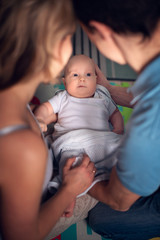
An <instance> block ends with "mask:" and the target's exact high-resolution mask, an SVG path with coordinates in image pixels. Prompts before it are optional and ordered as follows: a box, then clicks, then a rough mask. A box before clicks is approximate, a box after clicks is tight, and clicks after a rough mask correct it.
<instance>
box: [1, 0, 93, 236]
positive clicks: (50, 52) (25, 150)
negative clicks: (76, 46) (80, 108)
mask: <svg viewBox="0 0 160 240" xmlns="http://www.w3.org/2000/svg"><path fill="white" fill-rule="evenodd" d="M74 28H75V26H74V15H73V12H72V5H71V3H70V1H69V0H58V1H56V0H41V1H40V0H28V1H25V0H21V1H19V0H8V1H1V8H0V109H1V119H0V191H1V195H0V201H1V204H0V216H1V235H2V236H3V237H4V239H12V240H14V239H16V240H18V239H22V238H23V240H25V239H30V240H32V239H33V240H36V239H44V237H45V236H46V235H47V234H48V233H49V232H50V230H51V229H52V227H53V226H54V225H55V223H56V221H57V220H58V219H59V218H60V216H61V215H62V214H63V212H64V210H65V208H66V207H67V206H68V205H69V204H70V203H71V202H72V201H73V199H75V197H76V196H77V195H78V194H80V193H81V192H83V191H84V190H85V189H86V188H87V187H88V186H89V185H90V184H91V182H92V180H93V177H94V173H95V167H94V165H93V163H91V162H90V160H89V158H88V157H87V156H85V157H84V159H83V161H82V164H81V165H80V166H79V167H77V168H74V169H71V165H72V163H73V161H74V158H72V159H69V160H68V162H67V164H66V165H65V168H64V172H63V183H62V186H61V189H60V190H59V191H58V193H57V194H56V195H55V196H54V197H52V198H50V199H49V200H48V201H46V202H45V203H43V204H41V201H42V197H43V200H44V198H45V194H46V188H47V183H48V181H49V180H50V178H51V175H52V162H51V158H50V154H49V152H48V149H47V147H46V144H45V142H44V140H43V138H42V135H41V132H40V129H39V126H38V125H37V122H36V121H35V119H34V118H33V115H32V113H31V111H30V109H29V107H28V105H27V104H28V102H29V101H30V99H32V97H33V95H34V92H35V90H36V88H37V87H38V85H39V84H40V83H46V84H48V83H54V82H55V79H56V77H57V76H58V75H59V74H60V72H61V71H62V69H63V67H64V66H65V64H66V63H67V61H68V59H69V57H70V55H71V52H72V45H71V36H72V34H73V32H74Z"/></svg>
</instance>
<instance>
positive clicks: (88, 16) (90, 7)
mask: <svg viewBox="0 0 160 240" xmlns="http://www.w3.org/2000/svg"><path fill="white" fill-rule="evenodd" d="M73 4H74V8H75V12H76V15H77V17H78V19H79V21H80V23H81V25H82V27H83V29H84V30H85V31H86V32H87V34H88V36H89V38H90V39H91V41H92V42H93V43H94V44H95V45H96V46H97V48H98V49H99V50H100V51H101V53H102V54H104V55H105V56H106V57H108V58H110V59H111V60H113V61H116V62H117V63H119V64H129V65H130V66H131V67H132V68H133V69H134V70H135V71H136V72H137V73H138V74H139V77H138V79H137V81H136V83H135V84H134V86H133V87H132V88H131V89H130V93H127V92H126V89H124V88H120V87H114V86H111V85H109V84H108V82H107V81H106V80H105V79H104V76H103V75H102V73H101V72H100V70H99V69H97V74H98V77H99V83H101V84H103V85H104V86H106V87H107V88H108V90H109V91H110V93H111V96H112V98H113V99H114V100H115V102H116V103H117V104H121V105H125V106H131V105H132V106H134V110H133V114H132V116H131V119H130V121H129V123H128V126H127V129H126V134H125V137H124V141H123V143H122V145H121V147H120V149H119V150H118V153H117V156H118V159H119V160H118V163H117V165H116V166H115V167H114V168H113V169H112V172H111V178H110V180H109V182H103V183H102V182H100V183H97V184H96V185H95V186H94V187H93V188H92V189H91V191H90V195H91V196H93V197H95V198H96V199H97V200H99V201H100V203H99V204H97V205H96V207H95V208H94V209H93V210H91V211H90V214H89V224H90V225H91V227H92V228H93V229H94V230H95V231H96V232H97V233H99V234H101V235H102V236H104V237H110V238H112V239H117V240H119V239H134V240H135V239H136V240H142V239H144V240H146V239H149V238H151V237H157V236H160V189H159V186H160V147H159V146H160V138H159V129H160V111H159V110H160V56H159V53H160V1H158V0H139V1H135V0H123V1H122V0H94V1H93V0H73ZM132 96H133V99H132ZM131 99H132V101H131Z"/></svg>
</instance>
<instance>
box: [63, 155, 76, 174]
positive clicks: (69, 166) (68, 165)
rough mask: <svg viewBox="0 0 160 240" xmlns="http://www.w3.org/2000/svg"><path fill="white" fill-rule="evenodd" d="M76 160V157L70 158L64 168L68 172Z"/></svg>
mask: <svg viewBox="0 0 160 240" xmlns="http://www.w3.org/2000/svg"><path fill="white" fill-rule="evenodd" d="M74 161H75V157H73V158H69V159H68V160H67V162H66V164H65V166H64V168H63V171H64V172H66V171H68V170H70V169H71V168H72V164H73V163H74Z"/></svg>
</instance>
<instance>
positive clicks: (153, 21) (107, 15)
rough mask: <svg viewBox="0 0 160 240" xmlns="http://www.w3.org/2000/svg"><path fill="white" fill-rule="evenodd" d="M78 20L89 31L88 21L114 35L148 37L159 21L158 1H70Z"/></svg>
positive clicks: (92, 29)
mask: <svg viewBox="0 0 160 240" xmlns="http://www.w3.org/2000/svg"><path fill="white" fill-rule="evenodd" d="M72 1H73V5H74V9H75V12H76V15H77V17H78V19H79V20H80V21H81V22H82V23H83V24H84V25H85V26H87V27H88V28H89V29H90V30H91V31H94V28H92V26H91V25H90V21H92V20H94V21H97V22H100V23H103V24H105V25H107V26H109V27H110V28H111V29H113V30H114V31H115V32H116V33H122V34H126V33H142V34H143V35H144V37H149V36H150V35H151V34H152V33H153V31H154V29H155V27H156V25H157V22H158V21H159V20H160V1H159V0H138V1H135V0H94V1H93V0H72Z"/></svg>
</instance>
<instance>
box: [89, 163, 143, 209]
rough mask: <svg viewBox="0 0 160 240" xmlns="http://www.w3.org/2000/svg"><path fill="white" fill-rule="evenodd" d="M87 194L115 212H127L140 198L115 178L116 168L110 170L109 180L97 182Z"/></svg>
mask: <svg viewBox="0 0 160 240" xmlns="http://www.w3.org/2000/svg"><path fill="white" fill-rule="evenodd" d="M89 194H90V195H91V196H92V197H94V198H96V199H97V200H99V201H100V202H103V203H105V204H107V205H109V206H110V207H111V208H113V209H115V210H117V211H127V210H128V209H129V208H130V207H131V205H132V204H133V203H134V202H135V201H136V200H137V199H138V198H139V197H140V196H139V195H137V194H135V193H133V192H131V191H129V190H128V189H127V188H125V187H124V186H123V185H122V183H121V182H120V180H119V178H118V176H117V173H116V167H114V168H113V169H112V172H111V176H110V180H109V181H108V182H107V181H102V182H98V183H97V184H95V185H94V186H93V188H92V189H91V190H90V191H89Z"/></svg>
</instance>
